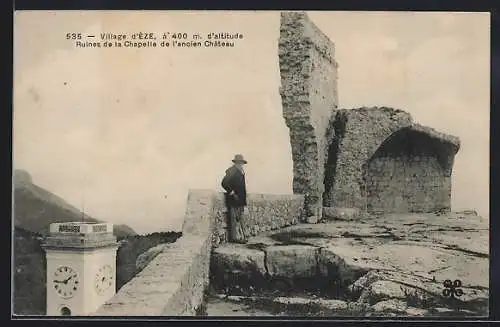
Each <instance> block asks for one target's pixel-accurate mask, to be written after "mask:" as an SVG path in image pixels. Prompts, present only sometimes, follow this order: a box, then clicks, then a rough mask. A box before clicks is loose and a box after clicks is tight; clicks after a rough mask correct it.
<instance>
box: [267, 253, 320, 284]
mask: <svg viewBox="0 0 500 327" xmlns="http://www.w3.org/2000/svg"><path fill="white" fill-rule="evenodd" d="M265 251H266V258H267V260H266V263H267V269H268V272H269V274H270V275H271V276H278V277H286V278H294V277H311V276H315V275H316V267H317V253H318V249H317V248H316V247H314V246H309V245H283V246H270V247H268V248H266V249H265Z"/></svg>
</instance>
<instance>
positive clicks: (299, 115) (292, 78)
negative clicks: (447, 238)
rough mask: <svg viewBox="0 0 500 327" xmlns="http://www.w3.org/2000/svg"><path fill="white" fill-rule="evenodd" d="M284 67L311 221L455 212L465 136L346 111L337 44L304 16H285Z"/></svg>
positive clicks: (378, 113)
mask: <svg viewBox="0 0 500 327" xmlns="http://www.w3.org/2000/svg"><path fill="white" fill-rule="evenodd" d="M279 67H280V74H281V88H280V95H281V99H282V106H283V117H284V119H285V122H286V125H287V126H288V128H289V130H290V142H291V148H292V160H293V192H294V193H297V194H304V195H305V214H306V216H307V217H313V216H314V217H316V218H318V219H321V218H322V216H323V213H325V212H329V211H328V210H329V209H339V210H355V211H357V212H367V213H408V212H434V211H439V210H444V211H449V210H450V209H451V174H452V170H453V162H454V157H455V155H456V153H457V152H458V150H459V148H460V141H459V139H458V138H457V137H454V136H450V135H445V134H442V133H439V132H437V131H435V130H434V129H432V128H429V127H425V126H421V125H419V124H417V123H414V122H413V120H412V117H411V115H410V114H409V113H407V112H405V111H403V110H400V109H393V108H386V107H371V108H355V109H339V108H338V92H337V78H338V77H337V76H338V75H337V69H338V64H337V62H336V61H335V46H334V44H333V42H332V41H331V40H330V39H329V38H328V37H327V36H326V35H325V34H324V33H323V32H322V31H321V30H320V29H319V28H317V27H316V26H315V25H314V23H313V22H312V21H311V20H309V18H308V16H307V14H306V13H304V12H284V13H282V14H281V25H280V39H279Z"/></svg>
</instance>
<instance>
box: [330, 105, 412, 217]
mask: <svg viewBox="0 0 500 327" xmlns="http://www.w3.org/2000/svg"><path fill="white" fill-rule="evenodd" d="M411 124H412V118H411V116H410V114H408V113H406V112H404V111H402V110H398V109H392V108H385V107H380V108H378V107H373V108H357V109H341V110H338V111H337V113H336V115H335V120H334V121H333V122H332V125H333V126H334V133H332V135H331V136H332V142H331V145H330V148H329V151H328V156H329V158H328V162H327V172H326V177H327V178H326V179H325V200H324V206H325V207H344V208H365V207H366V198H365V194H363V190H364V187H365V180H364V176H363V170H364V168H365V167H364V165H365V164H366V163H367V161H368V159H369V158H370V157H371V156H372V155H373V154H374V153H375V151H376V150H377V149H378V147H379V146H380V145H381V144H382V143H383V142H384V141H385V140H386V139H387V137H389V136H390V135H391V134H393V133H394V132H395V131H397V130H399V129H401V128H402V127H405V126H409V125H411Z"/></svg>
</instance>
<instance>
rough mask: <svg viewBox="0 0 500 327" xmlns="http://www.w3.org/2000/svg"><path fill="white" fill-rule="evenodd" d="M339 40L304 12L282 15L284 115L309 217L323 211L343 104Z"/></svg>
mask: <svg viewBox="0 0 500 327" xmlns="http://www.w3.org/2000/svg"><path fill="white" fill-rule="evenodd" d="M334 54H335V50H334V44H333V42H332V41H330V39H329V38H328V37H327V36H326V35H325V34H323V32H321V31H320V30H319V29H318V28H317V27H316V26H315V25H314V23H313V22H311V21H310V20H309V18H308V16H307V14H306V13H304V12H284V13H282V14H281V26H280V39H279V65H280V74H281V89H280V94H281V99H282V105H283V116H284V118H285V122H286V124H287V126H288V128H289V130H290V142H291V147H292V159H293V191H294V193H299V194H305V195H306V200H305V201H306V203H305V212H306V215H307V216H312V215H315V216H317V217H318V218H320V217H321V214H322V210H321V209H322V205H323V200H322V196H323V192H324V184H323V180H324V170H325V161H326V156H327V149H328V141H327V137H326V133H327V128H328V126H329V124H330V119H332V117H333V114H334V111H335V109H336V108H337V106H338V96H337V62H336V61H335V59H334Z"/></svg>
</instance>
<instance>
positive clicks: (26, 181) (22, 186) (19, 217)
mask: <svg viewBox="0 0 500 327" xmlns="http://www.w3.org/2000/svg"><path fill="white" fill-rule="evenodd" d="M82 220H84V221H89V222H100V220H98V219H95V218H92V217H90V216H88V215H86V214H85V215H84V214H82V212H81V211H80V210H78V209H77V208H75V207H73V206H72V205H70V204H69V203H67V202H66V201H65V200H64V199H62V198H61V197H59V196H57V195H55V194H53V193H51V192H49V191H47V190H45V189H44V188H42V187H40V186H38V185H36V184H34V183H33V181H32V179H31V176H30V175H29V173H28V172H26V171H22V170H16V171H15V172H14V224H15V226H16V227H20V228H23V229H25V230H29V231H31V232H34V233H42V234H43V233H45V232H46V231H48V228H49V225H50V224H51V223H54V222H70V221H82ZM114 233H115V235H116V236H118V237H122V236H128V235H136V232H135V231H134V230H133V229H132V228H130V227H129V226H127V225H115V226H114Z"/></svg>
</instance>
